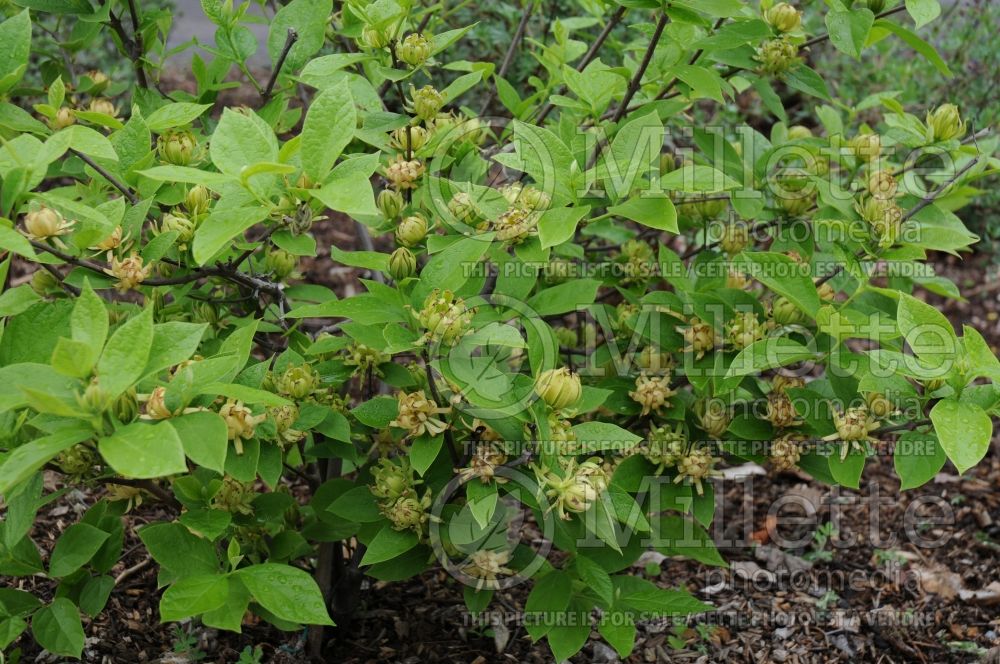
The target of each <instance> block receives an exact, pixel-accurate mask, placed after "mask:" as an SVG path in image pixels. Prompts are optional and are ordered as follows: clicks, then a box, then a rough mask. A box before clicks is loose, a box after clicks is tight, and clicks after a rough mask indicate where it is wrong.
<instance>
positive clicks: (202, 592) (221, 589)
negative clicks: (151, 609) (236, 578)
mask: <svg viewBox="0 0 1000 664" xmlns="http://www.w3.org/2000/svg"><path fill="white" fill-rule="evenodd" d="M228 598H229V579H227V578H226V577H225V576H221V575H212V576H207V575H199V576H189V577H187V578H184V579H181V580H180V581H178V582H177V583H175V584H173V585H172V586H170V587H169V588H167V590H166V592H164V593H163V597H161V598H160V620H161V621H163V622H168V621H174V620H184V619H185V618H190V617H191V616H196V615H198V614H200V613H205V612H206V611H211V610H213V609H217V608H219V607H220V606H222V605H223V604H225V602H226V600H227V599H228Z"/></svg>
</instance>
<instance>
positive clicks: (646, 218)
mask: <svg viewBox="0 0 1000 664" xmlns="http://www.w3.org/2000/svg"><path fill="white" fill-rule="evenodd" d="M608 212H610V213H611V214H615V215H618V216H620V217H625V218H626V219H631V220H632V221H635V222H638V223H640V224H642V225H643V226H649V227H650V228H657V229H659V230H661V231H670V232H671V233H677V232H678V229H677V210H676V209H675V208H674V204H673V202H672V201H671V200H670V198H668V197H667V196H656V197H652V196H648V197H644V196H637V197H635V198H631V199H629V200H627V201H625V202H624V203H622V204H621V205H613V206H611V207H609V208H608Z"/></svg>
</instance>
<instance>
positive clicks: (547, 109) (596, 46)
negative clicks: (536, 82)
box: [534, 6, 627, 125]
mask: <svg viewBox="0 0 1000 664" xmlns="http://www.w3.org/2000/svg"><path fill="white" fill-rule="evenodd" d="M626 11H627V8H626V7H624V6H621V7H619V8H618V9H617V10H616V11H615V13H614V14H612V15H611V17H610V18H609V19H608V22H607V23H605V24H604V29H603V30H601V34H599V35H597V39H595V40H594V43H593V44H591V45H590V48H589V49H587V52H586V53H585V54H584V56H583V59H582V60H580V62H579V64H577V66H576V70H577V71H581V72H582V71H583V70H584V69H586V68H587V65H589V64H590V63H591V62H592V61H593V60H594V58H596V57H597V52H598V51H599V50H600V48H601V46H603V45H604V42H605V41H607V39H608V36H609V35H610V34H611V31H612V30H614V29H615V26H617V25H618V23H619V22H621V20H622V17H623V16H625V12H626ZM554 109H555V104H553V103H552V102H549V103H547V104H545V106H543V107H542V110H541V112H540V113H539V114H538V117H537V118H535V120H534V122H535V124H539V125H540V124H542V122H544V121H545V118H547V117H548V116H549V113H551V112H552V111H553V110H554Z"/></svg>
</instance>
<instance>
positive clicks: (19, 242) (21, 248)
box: [0, 226, 36, 260]
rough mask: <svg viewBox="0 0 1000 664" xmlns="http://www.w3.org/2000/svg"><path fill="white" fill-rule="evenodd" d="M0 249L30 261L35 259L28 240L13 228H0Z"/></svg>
mask: <svg viewBox="0 0 1000 664" xmlns="http://www.w3.org/2000/svg"><path fill="white" fill-rule="evenodd" d="M0 249H6V250H7V251H11V252H13V253H15V254H18V255H19V256H24V257H25V258H30V259H32V260H34V259H35V258H36V256H35V250H34V248H33V247H32V246H31V243H30V242H28V239H27V238H26V237H24V236H23V235H21V234H20V233H18V232H17V231H15V230H14V229H13V228H7V227H6V226H0Z"/></svg>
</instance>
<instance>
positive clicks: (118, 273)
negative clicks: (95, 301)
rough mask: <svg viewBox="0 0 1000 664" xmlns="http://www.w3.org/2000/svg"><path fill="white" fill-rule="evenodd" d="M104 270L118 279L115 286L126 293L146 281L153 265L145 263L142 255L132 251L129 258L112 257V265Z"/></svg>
mask: <svg viewBox="0 0 1000 664" xmlns="http://www.w3.org/2000/svg"><path fill="white" fill-rule="evenodd" d="M104 271H105V272H106V273H107V274H109V275H111V276H112V277H114V278H115V279H117V280H118V283H117V284H116V285H115V288H117V289H118V291H119V292H121V293H125V292H127V291H130V290H133V289H135V288H136V287H138V286H139V284H141V283H142V282H143V281H145V280H146V277H148V276H149V273H150V272H151V271H152V267H151V266H149V265H143V262H142V256H140V255H139V254H136V253H132V254H131V255H129V257H128V258H122V259H119V258H118V257H112V258H111V267H110V268H108V269H106V270H104Z"/></svg>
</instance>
